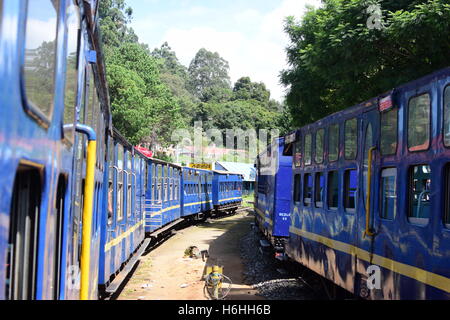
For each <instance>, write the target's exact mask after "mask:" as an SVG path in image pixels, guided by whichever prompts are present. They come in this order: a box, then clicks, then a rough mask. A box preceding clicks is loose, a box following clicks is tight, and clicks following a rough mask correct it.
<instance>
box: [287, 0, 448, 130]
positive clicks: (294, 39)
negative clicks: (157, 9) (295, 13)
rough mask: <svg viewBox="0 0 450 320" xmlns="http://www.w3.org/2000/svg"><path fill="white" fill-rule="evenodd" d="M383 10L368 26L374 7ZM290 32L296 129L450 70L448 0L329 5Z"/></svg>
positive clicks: (291, 21)
mask: <svg viewBox="0 0 450 320" xmlns="http://www.w3.org/2000/svg"><path fill="white" fill-rule="evenodd" d="M370 4H374V5H379V6H380V8H381V9H382V11H381V12H382V21H381V22H382V24H381V27H380V28H369V27H368V21H369V19H371V15H373V12H372V13H371V12H370V11H368V8H369V5H370ZM285 31H286V33H287V34H288V36H289V38H290V45H289V47H288V48H287V56H288V62H289V66H290V67H289V68H288V69H287V70H284V71H283V72H282V73H281V80H282V83H283V84H284V85H286V86H287V87H288V92H287V104H288V106H289V110H290V113H291V115H292V118H293V122H294V124H295V125H297V126H301V125H304V124H306V123H309V122H312V121H315V120H318V119H320V118H322V117H323V116H325V115H327V114H330V113H332V112H335V111H338V110H340V109H342V108H346V107H349V106H351V105H353V104H356V103H359V102H362V101H364V100H366V99H369V98H371V97H373V96H376V95H378V94H381V93H383V92H385V91H387V90H389V89H391V88H393V87H395V86H397V85H399V84H402V83H404V82H407V81H410V80H413V79H416V78H418V77H420V76H423V75H425V74H427V73H430V72H432V71H435V70H437V69H439V68H442V67H445V66H447V65H448V57H447V56H448V52H449V51H450V4H448V1H446V0H428V1H418V0H415V1H410V0H400V1H399V0H386V1H379V2H376V1H367V0H351V1H350V0H324V1H323V6H322V7H321V8H318V9H314V8H309V9H308V10H307V12H306V14H305V15H304V17H303V18H302V19H301V20H300V21H298V20H296V19H295V18H294V17H289V18H288V19H287V20H286V23H285Z"/></svg>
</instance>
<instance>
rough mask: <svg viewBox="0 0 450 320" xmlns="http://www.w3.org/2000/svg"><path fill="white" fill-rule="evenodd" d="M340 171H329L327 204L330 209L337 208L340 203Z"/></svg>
mask: <svg viewBox="0 0 450 320" xmlns="http://www.w3.org/2000/svg"><path fill="white" fill-rule="evenodd" d="M338 177H339V173H338V171H330V172H329V173H328V183H327V190H328V191H327V205H328V209H331V210H337V208H338V205H339V180H338Z"/></svg>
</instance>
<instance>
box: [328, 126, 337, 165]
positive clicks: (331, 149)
mask: <svg viewBox="0 0 450 320" xmlns="http://www.w3.org/2000/svg"><path fill="white" fill-rule="evenodd" d="M338 158H339V125H338V124H332V125H331V126H330V128H329V129H328V161H330V162H333V161H336V160H338Z"/></svg>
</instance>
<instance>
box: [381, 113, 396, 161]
mask: <svg viewBox="0 0 450 320" xmlns="http://www.w3.org/2000/svg"><path fill="white" fill-rule="evenodd" d="M397 127H398V109H397V108H393V109H391V110H389V111H387V112H383V113H381V136H380V151H381V154H382V155H384V156H385V155H391V154H395V152H396V151H397Z"/></svg>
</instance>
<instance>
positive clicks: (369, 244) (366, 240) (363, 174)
mask: <svg viewBox="0 0 450 320" xmlns="http://www.w3.org/2000/svg"><path fill="white" fill-rule="evenodd" d="M379 125H380V114H379V111H378V109H371V110H370V111H367V112H365V113H363V115H362V118H361V128H360V132H361V133H362V135H361V139H360V145H362V148H358V149H359V150H361V152H362V154H361V155H360V157H359V159H361V163H360V170H359V176H360V178H359V185H360V188H359V193H360V194H359V199H360V201H359V208H358V217H357V220H358V230H357V232H356V237H358V239H357V245H358V247H359V249H362V250H360V251H358V253H359V254H358V253H357V270H356V271H357V274H358V276H357V277H356V281H357V283H356V284H355V293H356V294H361V292H362V295H366V294H367V290H366V288H367V272H366V271H367V268H368V267H369V265H371V261H370V260H371V257H372V253H373V250H374V245H375V243H374V241H375V239H376V237H375V233H374V216H375V215H376V212H377V203H378V202H377V201H376V200H377V199H378V193H379V165H378V162H379V157H378V155H379V150H378V146H379V136H380V134H379V131H380V129H379ZM368 257H370V259H367V258H368ZM367 260H369V261H367Z"/></svg>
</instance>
